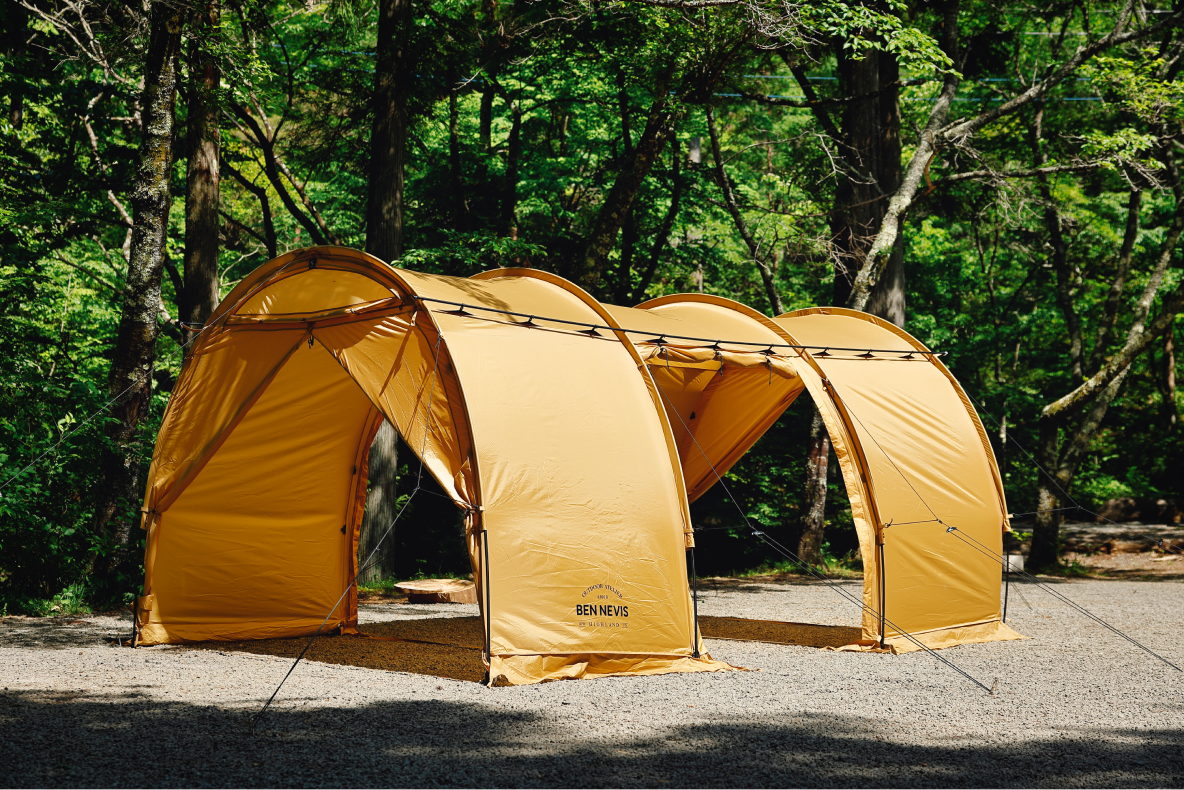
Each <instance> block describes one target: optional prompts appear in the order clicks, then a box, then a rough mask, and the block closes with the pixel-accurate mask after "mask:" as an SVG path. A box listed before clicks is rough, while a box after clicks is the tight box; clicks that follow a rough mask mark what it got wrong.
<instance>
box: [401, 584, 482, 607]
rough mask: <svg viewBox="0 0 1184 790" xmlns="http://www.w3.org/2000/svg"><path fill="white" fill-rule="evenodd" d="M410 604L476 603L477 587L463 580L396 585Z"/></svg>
mask: <svg viewBox="0 0 1184 790" xmlns="http://www.w3.org/2000/svg"><path fill="white" fill-rule="evenodd" d="M395 589H396V590H398V591H399V592H405V593H407V598H408V600H409V601H410V602H411V603H477V586H476V585H475V584H473V583H472V582H471V581H466V580H463V579H420V580H418V581H413V582H403V583H402V584H396V585H395Z"/></svg>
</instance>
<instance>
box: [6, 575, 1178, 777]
mask: <svg viewBox="0 0 1184 790" xmlns="http://www.w3.org/2000/svg"><path fill="white" fill-rule="evenodd" d="M845 584H846V585H847V586H848V587H849V588H850V589H852V590H853V591H856V592H857V591H858V590H859V587H860V585H859V583H858V582H847V583H845ZM1058 588H1059V589H1060V590H1061V591H1062V592H1064V593H1065V594H1067V595H1069V596H1070V597H1071V598H1073V599H1074V600H1076V601H1077V602H1079V603H1081V604H1083V605H1085V606H1086V607H1088V608H1090V609H1092V610H1093V611H1095V612H1096V613H1098V614H1099V615H1101V616H1102V617H1105V618H1107V619H1108V620H1110V621H1111V622H1113V623H1115V624H1117V625H1120V626H1121V627H1123V628H1125V629H1127V630H1128V631H1129V632H1130V633H1131V634H1132V635H1133V636H1134V637H1135V638H1137V639H1139V640H1140V641H1142V642H1144V643H1145V644H1148V645H1149V646H1152V647H1154V648H1155V649H1158V650H1159V651H1161V652H1162V653H1163V654H1164V655H1166V656H1168V657H1169V658H1171V659H1172V660H1173V661H1175V662H1176V663H1178V664H1181V663H1182V662H1184V628H1181V616H1182V613H1184V584H1180V583H1176V582H1127V581H1092V580H1091V581H1074V582H1061V583H1058ZM700 590H701V600H700V613H701V614H706V615H725V616H734V617H754V618H768V619H783V620H796V621H804V622H815V623H823V624H833V625H850V624H854V623H855V622H856V621H857V619H858V617H857V615H858V613H857V612H856V611H855V609H854V607H852V606H851V605H850V604H846V603H844V602H843V601H842V600H841V599H840V598H839V597H838V596H837V595H836V594H835V593H834V592H833V591H831V590H827V589H825V587H822V586H819V585H813V584H769V583H731V584H718V585H714V586H713V585H712V584H710V583H709V584H706V585H704V586H701V588H700ZM475 611H476V607H474V606H465V605H440V606H414V605H387V606H371V607H366V608H365V609H364V610H363V615H362V619H363V621H370V622H374V621H379V620H386V619H398V618H406V617H439V616H442V615H444V614H449V613H450V614H454V615H458V616H459V615H471V614H473V613H474V612H475ZM1010 614H1011V615H1012V616H1011V618H1010V619H1011V620H1012V623H1013V625H1014V626H1015V627H1016V628H1017V629H1018V630H1019V631H1021V632H1022V633H1024V634H1026V635H1028V636H1032V637H1034V638H1033V639H1031V640H1028V641H1024V642H1007V643H1000V644H991V645H965V646H962V647H958V648H955V649H953V650H947V651H944V653H943V655H944V656H945V657H947V658H949V659H950V660H952V661H954V662H956V663H957V664H958V665H959V666H960V667H962V668H963V669H964V670H966V671H967V672H969V673H970V674H972V675H974V676H975V677H976V678H978V679H980V680H982V681H984V682H985V683H986V684H987V685H991V683H992V682H993V681H994V679H995V678H998V679H999V686H998V688H999V692H998V695H997V696H996V697H994V698H991V697H987V696H985V695H984V694H982V692H980V691H978V690H977V689H976V688H975V687H973V686H971V685H970V684H969V683H968V682H966V681H965V680H964V679H962V678H961V677H959V676H958V675H956V674H955V673H953V672H952V671H951V670H949V669H948V668H946V667H943V666H941V665H940V664H938V663H937V662H936V661H934V659H933V657H932V656H929V655H926V654H923V653H914V654H909V655H904V656H887V655H876V654H856V653H834V652H828V651H822V650H815V649H811V648H804V647H784V646H774V645H765V644H754V643H742V642H727V641H709V642H708V648H709V649H710V651H711V653H712V655H713V656H714V657H716V658H720V659H723V660H725V661H729V662H731V663H734V664H738V665H742V666H747V667H753V668H759V669H760V670H761V671H760V672H731V673H720V674H694V675H667V676H662V677H650V678H612V679H602V680H595V681H583V682H563V683H548V684H543V685H539V686H528V687H520V688H503V689H487V688H484V687H481V686H479V685H477V684H475V683H470V682H462V681H450V680H443V679H439V678H433V677H428V676H423V675H409V674H400V673H393V672H384V671H381V670H371V669H360V668H355V667H349V666H336V665H327V664H302V665H301V666H300V668H299V669H298V670H297V671H296V673H294V674H293V676H292V679H291V680H290V681H289V683H288V685H287V686H285V687H284V690H283V691H282V692H281V695H280V697H279V698H278V700H277V703H276V704H275V705H274V706H273V708H272V710H271V712H270V713H269V715H268V717H267V719H266V723H265V724H264V725H263V731H261V732H257V733H256V734H255V735H253V736H252V735H251V734H249V732H248V730H247V727H246V720H247V717H248V716H249V715H250V714H251V713H253V712H254V711H256V710H258V707H259V704H260V701H261V700H262V699H265V698H266V697H267V696H268V695H269V694H270V693H271V691H272V689H273V688H274V687H275V684H276V683H277V682H278V681H279V679H280V678H281V677H283V674H284V673H285V672H286V671H287V669H288V662H286V661H281V660H279V659H273V658H271V657H267V656H257V655H248V654H243V653H224V652H217V651H210V650H202V651H197V650H190V649H186V648H183V647H182V648H175V647H162V648H147V649H139V650H129V649H120V648H118V647H117V646H115V645H112V644H108V642H107V641H106V639H107V637H108V636H112V635H116V634H126V633H127V630H128V622H127V621H126V620H124V621H121V620H118V619H116V618H107V617H93V618H85V619H83V620H77V619H75V620H67V619H65V618H58V619H55V620H26V619H22V618H6V619H5V620H4V621H3V625H2V626H0V627H2V629H3V633H4V641H3V644H4V645H5V647H3V648H0V685H3V687H4V690H3V692H2V693H0V754H2V755H3V759H0V783H2V784H3V785H4V786H9V787H15V786H22V787H28V786H248V785H270V786H286V785H301V786H307V785H313V786H342V785H345V786H360V785H387V786H436V785H445V786H457V785H461V786H578V787H599V786H666V785H669V786H779V787H784V786H919V787H920V786H932V787H952V786H974V787H993V786H1033V787H1043V786H1056V787H1061V786H1070V785H1088V786H1107V787H1119V786H1122V787H1136V786H1138V787H1142V786H1157V787H1180V786H1182V785H1184V749H1182V747H1184V717H1182V715H1181V714H1182V713H1184V673H1179V672H1175V671H1174V670H1172V669H1170V668H1169V667H1166V666H1164V665H1163V664H1161V663H1159V662H1157V661H1155V660H1154V659H1153V658H1151V657H1150V656H1148V655H1146V654H1144V653H1141V652H1139V651H1136V650H1134V649H1127V648H1128V647H1129V646H1128V645H1126V643H1124V642H1122V641H1121V640H1120V639H1118V638H1117V637H1115V636H1113V635H1111V634H1109V633H1108V632H1106V631H1105V630H1104V629H1102V628H1101V627H1099V626H1096V625H1093V624H1091V623H1089V622H1088V621H1086V620H1084V619H1083V618H1081V617H1080V616H1079V615H1076V614H1074V613H1072V612H1071V611H1069V610H1068V609H1067V608H1065V607H1064V606H1062V605H1060V604H1057V603H1055V602H1054V601H1053V600H1052V599H1051V598H1050V597H1049V596H1048V595H1047V594H1045V593H1044V592H1042V591H1039V590H1037V589H1034V588H1032V587H1029V586H1018V585H1016V586H1013V587H1012V599H1011V609H1010Z"/></svg>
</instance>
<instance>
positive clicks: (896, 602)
mask: <svg viewBox="0 0 1184 790" xmlns="http://www.w3.org/2000/svg"><path fill="white" fill-rule="evenodd" d="M609 309H610V311H611V312H612V313H613V315H614V316H615V317H616V318H617V320H618V321H619V322H620V323H621V324H622V325H624V326H628V327H634V328H637V329H643V330H645V331H646V332H647V333H648V337H646V336H641V335H638V336H636V337H638V341H637V345H638V348H639V349H640V351H641V353H642V355H643V357H645V358H646V359H647V362H648V364H649V365H650V371H651V374H652V376H653V378H654V381H655V383H656V384H657V386H658V388H659V391H660V392H661V393H662V394H663V406H664V408H665V409H666V410H667V412H668V415H669V422H670V423H671V425H672V427H673V430H674V432H675V440H676V442H677V444H678V449H679V454H680V456H681V461H682V465H683V475H684V478H685V479H686V483H687V492H688V496H689V499H690V500H691V501H694V500H695V499H697V498H698V497H699V496H701V495H702V494H703V493H704V492H706V491H707V489H709V488H710V487H711V486H712V485H713V484H715V483H716V481H717V479H718V476H719V475H722V474H724V473H725V472H726V471H727V470H728V469H729V468H730V467H731V466H732V464H734V463H735V462H736V461H737V460H739V459H740V457H741V456H742V455H743V454H744V453H745V452H746V451H747V450H748V449H749V448H750V447H751V446H752V444H753V443H754V442H755V441H756V440H757V439H758V438H759V437H760V436H761V435H762V434H763V433H764V432H765V431H766V430H767V429H768V428H769V426H771V425H772V424H773V423H774V422H775V421H776V420H777V418H778V417H780V416H781V414H782V413H783V412H784V411H785V409H786V408H788V406H789V405H790V404H791V403H792V402H793V401H794V399H796V398H797V397H798V395H800V394H801V393H802V392H803V391H808V392H809V394H810V396H811V397H812V398H813V400H814V402H815V403H816V404H817V405H818V407H819V410H820V411H821V413H822V417H823V421H824V423H825V425H826V428H827V431H828V432H829V434H830V438H831V441H832V444H833V447H834V450H835V455H836V457H837V459H838V462H839V467H840V469H841V471H842V473H843V478H844V482H845V483H846V486H847V493H848V496H849V499H850V502H851V509H852V516H853V520H854V522H855V527H856V531H857V532H858V535H859V543H860V550H861V554H862V556H863V566H864V590H863V602H864V607H865V608H864V614H863V623H862V626H863V638H862V639H861V640H860V641H859V643H857V644H855V645H851V646H850V649H867V650H879V649H887V650H891V651H894V652H907V651H911V650H916V649H919V647H918V646H917V642H918V641H919V642H921V643H923V644H924V645H925V646H927V647H931V648H939V647H949V646H952V645H956V644H962V643H967V642H988V641H996V640H1004V639H1019V638H1022V637H1020V635H1019V634H1017V633H1016V632H1015V631H1013V630H1012V629H1011V628H1010V627H1009V626H1007V625H1006V624H1005V623H1003V622H1002V618H1001V612H1000V600H999V583H1000V571H1001V566H1000V561H999V559H998V557H999V556H1000V555H1001V554H1002V551H1003V545H1002V542H1003V534H1004V532H1005V531H1007V530H1008V529H1010V527H1009V525H1008V521H1007V506H1006V502H1005V500H1004V494H1003V484H1002V481H1001V480H1000V477H999V470H998V467H997V466H996V463H995V457H994V453H993V452H992V450H991V445H990V442H989V440H988V439H987V435H986V432H985V431H984V429H983V427H982V424H981V423H980V422H979V419H978V415H977V414H976V413H975V411H974V409H973V408H971V405H970V402H969V400H968V399H967V397H966V395H965V393H964V392H963V391H962V388H961V387H960V386H959V385H958V382H957V381H956V380H955V379H954V377H953V376H952V375H951V374H950V372H949V370H947V369H946V367H945V366H944V365H942V363H941V360H940V359H939V357H938V356H937V355H936V354H933V353H930V352H929V350H928V349H926V348H925V346H924V345H922V344H921V343H920V342H918V341H917V340H916V339H915V338H913V337H911V336H910V335H909V334H908V333H907V332H905V331H903V330H901V329H899V328H898V327H896V326H894V325H892V324H890V323H888V322H886V321H883V320H881V319H879V318H876V317H874V316H871V315H868V314H867V313H860V312H855V311H852V310H845V309H842V308H813V309H809V310H799V311H797V312H793V313H788V314H786V315H782V316H778V317H777V318H774V319H770V318H768V317H766V316H764V315H763V314H761V313H758V312H756V311H755V310H752V309H751V308H748V307H745V306H744V305H741V304H738V303H736V302H733V301H730V300H727V299H722V298H720V297H716V296H708V295H702V294H680V295H675V296H668V297H662V298H659V299H655V300H653V301H651V302H647V303H646V304H643V305H640V308H638V309H631V308H621V307H612V306H610V307H609ZM688 337H689V338H695V337H700V338H726V339H727V340H729V341H732V342H720V343H715V342H714V341H710V340H708V341H706V342H704V341H702V340H686V339H682V338H688ZM708 343H710V345H708ZM787 369H788V370H787ZM951 527H953V528H954V529H955V530H956V532H957V533H958V534H953V533H952V532H951V531H950V528H951ZM905 634H907V635H909V636H911V637H913V638H912V639H910V638H909V636H906V635H905Z"/></svg>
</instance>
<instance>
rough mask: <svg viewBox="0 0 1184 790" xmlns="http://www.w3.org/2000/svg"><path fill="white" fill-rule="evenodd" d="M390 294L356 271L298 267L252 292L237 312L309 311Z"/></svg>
mask: <svg viewBox="0 0 1184 790" xmlns="http://www.w3.org/2000/svg"><path fill="white" fill-rule="evenodd" d="M390 295H391V291H390V289H389V288H387V287H385V286H383V285H382V284H381V283H378V282H375V281H374V279H373V278H371V277H367V276H366V275H364V274H358V273H357V272H343V271H340V270H336V269H305V270H299V269H298V270H296V271H295V272H294V273H293V274H291V275H289V276H285V277H283V279H277V280H276V281H275V282H273V283H270V284H269V285H267V286H265V287H264V288H263V289H262V290H260V291H259V292H258V293H256V294H254V295H252V296H251V297H250V298H249V299H247V300H246V301H245V302H243V304H242V306H241V307H239V309H238V310H237V311H236V312H237V313H238V314H239V315H248V314H253V315H280V314H289V313H309V312H317V311H323V310H328V309H331V308H334V307H347V306H349V305H355V304H363V303H365V302H375V301H378V300H379V299H386V298H388V297H389V296H390Z"/></svg>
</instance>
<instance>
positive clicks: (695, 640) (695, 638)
mask: <svg viewBox="0 0 1184 790" xmlns="http://www.w3.org/2000/svg"><path fill="white" fill-rule="evenodd" d="M690 554H691V600H692V601H694V604H695V629H694V633H692V634H691V657H692V658H698V657H699V575H698V574H697V573H696V572H695V547H694V546H691V548H690Z"/></svg>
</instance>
